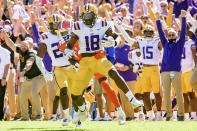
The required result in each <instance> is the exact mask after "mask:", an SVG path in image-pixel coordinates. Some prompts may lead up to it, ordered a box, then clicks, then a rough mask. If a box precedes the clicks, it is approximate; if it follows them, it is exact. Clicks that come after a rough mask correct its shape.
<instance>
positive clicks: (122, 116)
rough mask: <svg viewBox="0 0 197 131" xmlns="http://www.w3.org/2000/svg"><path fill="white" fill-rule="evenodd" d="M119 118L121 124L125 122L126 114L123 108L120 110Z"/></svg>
mask: <svg viewBox="0 0 197 131" xmlns="http://www.w3.org/2000/svg"><path fill="white" fill-rule="evenodd" d="M118 118H119V124H120V125H123V124H125V122H126V116H125V113H124V112H123V111H122V110H120V111H119V114H118Z"/></svg>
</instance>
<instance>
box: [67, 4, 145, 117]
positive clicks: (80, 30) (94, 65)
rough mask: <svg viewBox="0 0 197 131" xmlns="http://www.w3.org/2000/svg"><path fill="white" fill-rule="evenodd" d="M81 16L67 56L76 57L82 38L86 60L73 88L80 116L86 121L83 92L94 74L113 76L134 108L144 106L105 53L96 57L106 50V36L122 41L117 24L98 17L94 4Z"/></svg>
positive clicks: (81, 63) (73, 29) (74, 28)
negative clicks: (77, 46) (114, 26)
mask: <svg viewBox="0 0 197 131" xmlns="http://www.w3.org/2000/svg"><path fill="white" fill-rule="evenodd" d="M81 18H82V20H83V21H82V22H76V23H74V25H73V27H72V35H71V39H70V41H69V42H68V44H67V47H66V49H65V53H66V55H67V56H68V57H70V56H72V54H71V52H72V50H71V49H72V48H73V46H74V44H75V43H76V41H77V40H78V42H79V47H80V51H79V52H80V53H81V56H82V59H81V61H80V62H79V69H78V72H77V74H76V77H75V78H74V81H75V82H74V83H73V85H72V87H71V95H72V99H73V102H75V104H76V105H78V108H79V113H78V114H79V118H78V119H80V120H81V121H83V120H84V119H83V118H85V117H84V116H85V114H86V113H85V112H87V108H86V105H85V103H84V101H83V98H82V97H81V95H82V92H83V90H84V89H85V88H86V87H87V85H88V83H89V81H90V79H91V78H92V77H93V75H94V73H100V74H102V75H105V76H109V77H111V78H112V79H113V80H114V81H115V82H116V84H117V86H118V87H119V88H120V89H121V90H122V91H123V92H124V93H125V94H126V96H127V97H128V98H129V100H130V102H131V103H132V104H133V106H134V107H138V106H142V105H143V103H141V102H139V101H137V100H136V98H135V97H134V96H133V94H132V93H131V91H129V89H128V87H127V85H126V83H125V81H124V80H123V79H122V78H121V77H120V75H119V74H118V73H117V71H116V70H115V68H114V66H113V65H112V64H111V62H109V61H108V60H107V58H106V57H105V56H103V57H100V58H98V57H96V56H97V52H98V51H100V50H103V47H102V45H101V43H100V42H101V40H102V39H103V38H104V35H107V36H112V37H113V38H114V41H115V43H116V44H119V42H120V41H118V39H119V36H118V35H117V34H116V33H114V32H113V23H111V22H108V21H106V20H103V19H97V8H96V7H95V6H94V5H92V4H86V5H85V6H84V7H83V8H82V9H81ZM119 40H120V39H119Z"/></svg>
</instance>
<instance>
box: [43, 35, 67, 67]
mask: <svg viewBox="0 0 197 131" xmlns="http://www.w3.org/2000/svg"><path fill="white" fill-rule="evenodd" d="M61 40H62V38H61V36H57V35H54V34H52V33H50V32H48V33H44V34H42V35H41V37H40V42H41V43H45V45H46V46H47V52H48V54H49V56H50V57H51V60H52V66H56V67H61V66H66V65H70V63H69V61H68V59H67V57H65V55H64V53H63V52H61V51H60V50H59V47H58V44H59V42H60V41H61Z"/></svg>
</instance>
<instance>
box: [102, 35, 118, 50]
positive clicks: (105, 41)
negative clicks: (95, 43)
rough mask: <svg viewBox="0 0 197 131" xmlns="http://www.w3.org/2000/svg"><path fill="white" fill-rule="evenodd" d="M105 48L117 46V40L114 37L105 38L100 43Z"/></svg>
mask: <svg viewBox="0 0 197 131" xmlns="http://www.w3.org/2000/svg"><path fill="white" fill-rule="evenodd" d="M100 43H101V45H102V46H103V47H112V46H115V40H114V38H113V37H112V36H106V35H105V36H104V38H103V39H102V40H101V41H100Z"/></svg>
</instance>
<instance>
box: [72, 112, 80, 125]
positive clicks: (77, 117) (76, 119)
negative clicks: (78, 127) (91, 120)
mask: <svg viewBox="0 0 197 131" xmlns="http://www.w3.org/2000/svg"><path fill="white" fill-rule="evenodd" d="M79 114H80V111H79V110H78V112H76V113H75V114H74V117H73V120H72V122H73V124H77V122H78V121H79V120H80V118H79Z"/></svg>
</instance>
